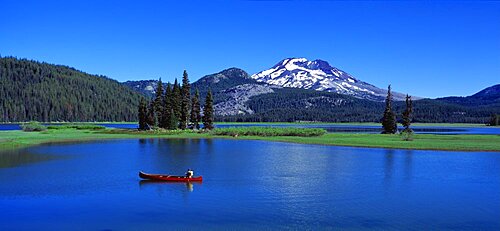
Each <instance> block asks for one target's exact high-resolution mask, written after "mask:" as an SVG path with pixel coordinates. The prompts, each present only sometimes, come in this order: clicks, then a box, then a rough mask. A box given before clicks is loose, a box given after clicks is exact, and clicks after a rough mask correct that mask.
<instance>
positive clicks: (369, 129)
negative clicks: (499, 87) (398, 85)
mask: <svg viewBox="0 0 500 231" xmlns="http://www.w3.org/2000/svg"><path fill="white" fill-rule="evenodd" d="M97 124H98V125H102V126H105V127H108V128H122V129H137V124H120V123H116V124H107V123H104V124H99V123H97ZM215 126H216V127H218V128H227V127H257V126H260V127H298V128H323V129H325V130H326V131H328V132H342V133H373V134H375V133H380V131H381V126H378V125H377V126H373V125H342V124H262V123H255V124H216V125H215ZM20 129H21V127H20V126H19V124H0V131H1V130H20ZM402 129H403V128H402V127H401V126H400V127H399V130H402ZM412 129H413V130H414V131H415V133H418V134H443V135H462V134H468V135H500V127H437V126H432V127H431V126H412Z"/></svg>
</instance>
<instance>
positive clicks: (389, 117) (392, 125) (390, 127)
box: [382, 85, 397, 134]
mask: <svg viewBox="0 0 500 231" xmlns="http://www.w3.org/2000/svg"><path fill="white" fill-rule="evenodd" d="M391 104H392V93H391V85H389V87H388V90H387V98H386V99H385V110H384V117H383V118H382V128H383V131H382V134H394V133H396V132H397V124H396V114H394V112H393V111H392V105H391Z"/></svg>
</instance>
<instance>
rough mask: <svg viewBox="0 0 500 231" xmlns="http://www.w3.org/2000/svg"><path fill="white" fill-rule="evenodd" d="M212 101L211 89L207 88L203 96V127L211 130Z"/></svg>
mask: <svg viewBox="0 0 500 231" xmlns="http://www.w3.org/2000/svg"><path fill="white" fill-rule="evenodd" d="M213 103H214V101H213V98H212V91H211V90H210V89H209V90H208V93H207V97H206V98H205V107H203V128H204V129H208V130H212V129H213V128H214V105H213Z"/></svg>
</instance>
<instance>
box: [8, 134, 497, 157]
mask: <svg viewBox="0 0 500 231" xmlns="http://www.w3.org/2000/svg"><path fill="white" fill-rule="evenodd" d="M137 138H171V139H173V138H193V139H201V138H219V139H220V138H222V139H234V140H264V141H273V142H289V143H300V144H316V145H332V146H350V147H367V148H393V149H415V150H443V151H494V152H500V135H430V134H417V135H415V136H414V138H415V140H414V141H402V140H401V138H400V136H398V135H381V134H350V133H328V134H324V135H321V136H313V137H302V136H238V137H232V136H222V135H214V134H211V133H197V132H192V131H170V132H157V131H150V132H139V131H134V130H121V129H105V130H104V131H92V130H77V129H59V130H47V131H44V132H23V131H0V151H2V150H9V149H17V148H24V147H29V146H34V145H40V144H45V143H60V142H77V141H94V140H108V139H137Z"/></svg>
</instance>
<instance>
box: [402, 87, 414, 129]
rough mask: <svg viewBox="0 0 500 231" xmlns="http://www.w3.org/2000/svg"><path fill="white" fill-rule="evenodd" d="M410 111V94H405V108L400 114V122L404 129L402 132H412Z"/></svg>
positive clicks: (411, 107) (411, 109) (411, 110)
mask: <svg viewBox="0 0 500 231" xmlns="http://www.w3.org/2000/svg"><path fill="white" fill-rule="evenodd" d="M412 113H413V101H412V100H411V96H409V95H406V108H405V111H404V112H403V114H402V117H403V123H402V124H403V126H404V127H405V129H404V130H403V131H404V132H413V130H412V129H411V128H410V124H411V119H412V118H411V116H412Z"/></svg>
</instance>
